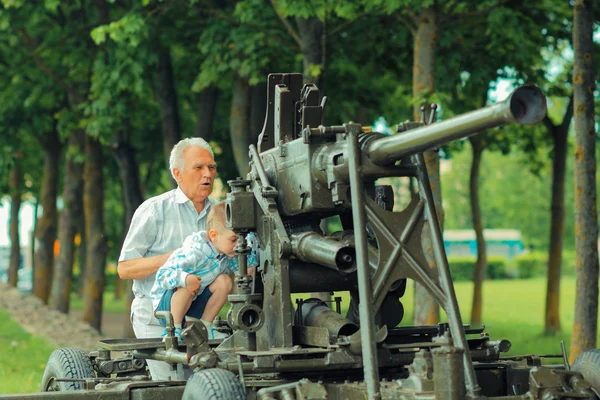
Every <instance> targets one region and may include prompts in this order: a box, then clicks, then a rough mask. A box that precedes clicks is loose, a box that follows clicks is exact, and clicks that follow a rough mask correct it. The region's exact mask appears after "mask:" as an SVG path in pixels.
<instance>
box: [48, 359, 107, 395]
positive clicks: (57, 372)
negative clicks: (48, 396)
mask: <svg viewBox="0 0 600 400" xmlns="http://www.w3.org/2000/svg"><path fill="white" fill-rule="evenodd" d="M95 377H96V375H95V373H94V368H93V366H92V361H91V360H90V358H89V357H88V355H87V353H86V352H85V351H83V350H81V349H73V348H64V349H58V350H54V351H53V352H52V354H50V358H48V364H46V369H45V370H44V375H43V377H42V386H41V391H42V392H62V391H69V390H82V389H85V386H84V382H83V380H84V379H86V378H95ZM61 379H80V380H81V381H61Z"/></svg>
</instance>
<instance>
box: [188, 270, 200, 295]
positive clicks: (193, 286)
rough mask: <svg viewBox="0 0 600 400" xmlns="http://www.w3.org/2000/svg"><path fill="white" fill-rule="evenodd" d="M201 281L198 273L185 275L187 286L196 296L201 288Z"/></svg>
mask: <svg viewBox="0 0 600 400" xmlns="http://www.w3.org/2000/svg"><path fill="white" fill-rule="evenodd" d="M200 281H201V279H200V277H199V276H196V275H192V274H189V275H188V276H186V277H185V288H186V289H187V290H188V292H190V294H191V295H192V296H195V295H196V293H198V290H200Z"/></svg>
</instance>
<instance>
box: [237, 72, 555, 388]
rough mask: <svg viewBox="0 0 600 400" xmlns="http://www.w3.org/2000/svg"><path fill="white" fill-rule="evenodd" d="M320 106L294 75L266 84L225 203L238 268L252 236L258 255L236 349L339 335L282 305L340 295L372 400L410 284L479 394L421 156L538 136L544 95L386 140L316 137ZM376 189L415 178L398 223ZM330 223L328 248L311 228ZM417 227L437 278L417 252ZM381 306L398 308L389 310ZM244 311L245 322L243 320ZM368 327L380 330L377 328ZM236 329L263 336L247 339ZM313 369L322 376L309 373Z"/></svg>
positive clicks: (367, 135) (243, 298)
mask: <svg viewBox="0 0 600 400" xmlns="http://www.w3.org/2000/svg"><path fill="white" fill-rule="evenodd" d="M325 104H326V97H323V98H322V99H321V96H320V93H319V90H318V89H317V87H316V86H315V85H313V84H307V85H304V86H303V85H302V75H300V74H271V75H269V78H268V108H267V116H266V119H265V124H264V127H263V130H262V133H261V134H260V137H259V143H258V149H256V148H255V147H254V146H250V160H251V161H250V172H249V173H248V175H247V177H246V179H245V180H242V179H238V180H237V181H230V185H231V189H232V191H231V193H229V194H228V196H227V205H226V215H227V225H228V227H229V228H231V229H233V230H234V231H236V232H239V233H240V241H239V246H238V248H239V249H240V255H242V257H241V259H242V260H243V259H244V257H243V255H244V254H246V253H245V252H246V250H245V249H246V243H245V233H247V232H249V231H255V232H257V235H258V237H259V240H260V243H261V245H260V246H261V247H260V260H261V265H260V268H259V274H260V275H259V276H260V279H258V280H257V281H256V282H255V283H256V285H255V286H254V290H251V287H250V285H249V282H250V277H248V276H247V275H246V273H247V269H246V267H245V266H246V264H245V262H240V264H241V265H242V266H243V267H242V268H240V274H239V276H238V277H237V278H236V282H237V286H238V294H236V295H233V296H230V301H231V303H232V309H231V310H232V314H231V318H230V322H231V324H232V325H233V326H235V327H240V328H241V331H238V332H236V333H235V334H234V336H233V338H232V339H233V341H238V340H239V341H240V344H244V345H248V344H250V343H252V345H253V346H255V349H256V350H255V351H257V352H268V351H271V349H273V348H274V347H275V348H280V349H292V348H294V346H296V345H315V341H316V339H315V337H316V336H317V335H316V333H315V334H313V332H316V329H323V328H325V329H327V332H328V333H329V334H335V333H336V331H335V329H333V328H332V327H331V326H330V323H329V322H330V321H331V319H327V318H323V319H319V318H312V319H310V321H311V322H312V324H311V325H309V324H307V323H306V322H307V320H306V319H304V321H303V320H302V318H300V319H297V323H296V324H294V323H293V315H294V310H293V308H292V305H291V302H290V301H289V298H290V294H291V293H296V292H310V291H334V290H335V291H340V290H348V291H350V292H351V293H352V294H353V296H352V297H353V298H354V299H356V298H357V297H358V300H359V302H358V303H359V311H360V313H359V314H360V320H355V321H346V322H348V323H351V322H354V323H357V324H359V325H360V331H358V332H356V333H354V334H353V336H352V338H351V339H350V341H353V343H354V345H355V346H354V347H353V348H352V349H354V350H355V351H354V352H352V351H350V352H349V353H351V354H352V357H357V358H352V360H353V361H351V362H350V364H352V365H354V366H355V367H356V366H361V365H364V380H365V382H366V386H367V389H368V394H369V398H375V397H376V396H377V393H379V392H380V388H379V369H380V368H382V367H385V366H389V364H388V362H389V360H391V359H394V357H393V356H391V355H389V354H388V355H386V356H385V357H378V350H377V343H379V342H381V341H382V340H385V339H386V338H385V337H379V336H378V332H380V331H381V330H382V329H384V328H387V330H388V332H391V331H392V330H393V329H394V328H395V326H396V325H397V324H398V323H399V322H400V320H399V319H398V317H399V318H400V319H401V318H402V314H401V310H398V306H397V304H398V302H397V299H398V297H399V295H400V296H401V295H402V294H403V291H402V293H398V292H397V291H395V290H394V288H395V287H396V286H399V285H400V282H401V281H402V280H403V279H406V278H411V279H414V280H415V281H417V282H419V283H420V284H422V285H423V286H424V287H426V288H427V289H428V291H429V292H430V293H431V294H432V296H433V297H434V298H435V300H436V301H437V302H438V303H439V304H440V306H442V307H443V309H444V310H445V311H446V314H447V315H448V321H449V331H450V335H451V337H452V342H453V346H454V349H455V351H457V352H459V353H460V354H461V355H462V356H461V357H462V364H463V368H464V382H465V386H466V392H467V393H468V394H469V395H470V396H475V395H477V394H479V391H480V390H479V386H478V384H477V379H476V377H475V372H474V369H473V364H472V360H471V353H470V352H469V351H468V350H469V347H468V345H467V340H466V337H465V332H464V329H463V324H462V320H461V317H460V313H459V310H458V305H457V302H456V296H455V293H454V288H453V286H452V281H451V277H450V272H449V269H448V263H447V259H446V256H445V252H444V248H443V241H442V235H441V232H440V228H439V224H438V219H437V214H436V212H435V208H434V203H433V200H432V192H431V189H430V186H429V180H428V175H427V172H426V169H425V164H424V161H423V155H422V153H421V152H422V151H424V150H426V149H430V148H434V147H437V146H440V145H442V144H445V143H448V142H450V141H452V140H456V139H460V138H464V137H467V136H469V135H473V134H476V133H478V132H480V131H482V130H484V129H487V128H492V127H497V126H500V125H504V124H507V123H512V122H516V123H521V124H535V123H537V122H539V121H541V119H542V118H543V117H544V116H545V115H546V99H545V97H544V95H543V93H542V92H541V91H540V90H539V89H538V88H536V87H534V86H524V87H521V88H519V89H517V90H515V91H514V92H513V93H512V94H511V95H510V96H509V98H508V99H507V100H505V101H503V102H500V103H497V104H495V105H493V106H490V107H486V108H483V109H481V110H477V111H473V112H470V113H467V114H464V115H461V116H459V117H456V118H452V119H449V120H446V121H442V122H437V123H428V122H431V121H425V119H426V118H424V121H421V122H419V123H410V124H403V125H402V129H404V130H406V129H407V128H410V129H408V130H406V131H404V132H402V133H399V134H397V135H393V136H385V135H382V134H379V133H373V132H371V131H370V129H369V128H365V127H362V126H361V125H359V124H355V123H348V124H344V125H339V126H323V125H322V121H323V112H324V108H325ZM430 120H433V118H430ZM381 177H415V178H417V180H418V182H419V188H420V190H419V193H418V194H416V195H415V196H414V198H413V199H412V201H411V202H410V204H409V206H408V207H407V208H406V209H404V210H402V211H399V212H398V211H394V210H393V209H392V208H393V192H392V190H391V188H390V187H387V186H377V185H376V184H375V181H376V179H378V178H381ZM383 199H387V201H383ZM331 216H339V217H340V220H341V222H342V226H343V228H344V232H343V233H339V234H337V235H334V236H329V237H327V236H324V235H323V232H321V230H320V229H319V226H320V223H321V221H322V219H323V218H327V217H331ZM425 223H427V224H428V226H429V233H430V236H431V243H432V247H433V255H434V259H435V264H434V266H433V267H432V265H430V263H428V262H427V260H426V257H425V253H424V250H423V246H422V245H421V234H422V230H423V227H424V226H425ZM367 225H368V226H369V227H370V232H371V237H369V235H368V234H367V229H366V227H367ZM355 271H356V273H355ZM357 292H358V296H356V294H357ZM389 296H392V297H395V298H396V302H394V301H391V302H386V297H389ZM260 300H262V305H260ZM387 304H390V305H392V306H389V307H386V306H384V305H387ZM394 305H395V306H394ZM388 308H389V309H388ZM242 309H247V310H251V311H249V313H248V314H245V313H244V312H241V311H240V310H242ZM300 310H301V309H300ZM300 310H299V311H300ZM260 312H262V313H260ZM323 312H325V309H323ZM259 313H260V314H259ZM394 314H396V318H394ZM376 316H377V320H378V321H382V320H384V321H386V324H385V325H384V324H382V323H381V322H379V323H376V321H375V320H376ZM244 321H251V324H254V325H263V324H264V326H262V328H261V329H258V330H257V331H256V333H254V332H250V330H249V327H248V326H246V327H244V324H245V323H244ZM298 321H299V322H300V323H298ZM315 321H320V322H319V323H315ZM338 325H339V321H338ZM250 335H252V336H253V337H254V336H255V340H254V338H252V339H251V338H250ZM241 337H243V339H242V338H241ZM356 349H358V351H356ZM331 358H332V359H329V360H327V362H325V361H323V364H322V365H321V366H320V367H321V368H323V369H331V368H333V367H334V365H336V364H338V363H339V362H340V361H336V360H334V357H331ZM348 362H349V359H348V358H345V359H344V360H343V361H342V362H341V364H338V366H339V367H342V365H344V366H345V367H346V368H347V367H348V365H347V364H348ZM392 364H394V362H392ZM296 368H298V369H300V368H301V367H300V365H298V366H296ZM310 368H311V369H313V370H314V369H318V368H319V367H317V366H316V365H315V363H314V362H313V363H311V365H310ZM461 370H462V368H461Z"/></svg>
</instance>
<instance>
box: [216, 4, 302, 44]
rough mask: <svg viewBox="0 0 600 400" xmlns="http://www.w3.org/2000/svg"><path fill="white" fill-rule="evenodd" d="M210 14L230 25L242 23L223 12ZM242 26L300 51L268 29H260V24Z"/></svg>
mask: <svg viewBox="0 0 600 400" xmlns="http://www.w3.org/2000/svg"><path fill="white" fill-rule="evenodd" d="M212 16H213V17H215V18H219V19H222V20H224V21H227V22H229V23H231V24H232V25H235V26H242V24H240V23H239V22H237V21H234V20H233V19H232V18H230V17H229V16H227V15H223V14H220V13H213V14H212ZM243 26H244V27H246V28H250V29H252V30H253V31H256V32H260V33H264V34H265V35H267V36H268V37H270V38H271V39H273V40H276V41H278V42H279V43H280V44H282V45H283V46H285V47H287V48H288V49H290V50H292V51H294V52H298V51H300V47H298V46H294V45H293V44H291V43H289V42H286V41H285V40H284V39H282V38H280V37H279V36H276V35H273V34H272V33H270V32H268V31H266V30H264V29H262V28H261V27H260V26H257V25H253V24H249V23H244V24H243Z"/></svg>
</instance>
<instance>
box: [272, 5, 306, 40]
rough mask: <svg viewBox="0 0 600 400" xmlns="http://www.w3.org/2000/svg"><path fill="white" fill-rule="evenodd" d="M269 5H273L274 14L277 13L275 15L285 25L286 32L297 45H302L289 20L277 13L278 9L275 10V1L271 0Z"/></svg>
mask: <svg viewBox="0 0 600 400" xmlns="http://www.w3.org/2000/svg"><path fill="white" fill-rule="evenodd" d="M271 5H272V6H273V10H274V11H275V14H277V17H279V20H280V21H281V22H282V23H283V25H285V27H286V29H287V32H288V33H289V34H290V36H291V37H292V38H294V40H295V41H296V43H297V44H298V46H300V47H302V40H301V39H300V36H298V34H297V33H296V31H295V30H294V27H293V26H292V24H290V22H289V21H288V20H287V19H285V18H284V17H283V15H281V14H280V13H279V10H277V4H276V3H275V0H271Z"/></svg>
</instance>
